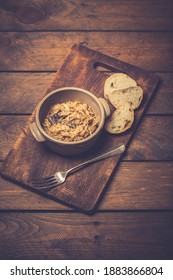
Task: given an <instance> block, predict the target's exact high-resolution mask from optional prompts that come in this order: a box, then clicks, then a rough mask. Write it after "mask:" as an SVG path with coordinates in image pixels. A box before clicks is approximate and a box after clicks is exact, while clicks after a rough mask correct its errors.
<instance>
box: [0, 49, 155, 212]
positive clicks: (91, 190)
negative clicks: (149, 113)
mask: <svg viewBox="0 0 173 280" xmlns="http://www.w3.org/2000/svg"><path fill="white" fill-rule="evenodd" d="M99 67H100V68H101V67H104V68H106V69H109V70H111V71H112V72H124V73H126V74H128V75H129V76H131V77H132V78H134V79H135V80H136V82H137V84H138V85H139V86H141V87H142V88H143V90H144V99H143V102H142V105H141V106H140V108H138V109H137V110H136V111H135V122H134V124H133V126H132V128H131V129H130V130H128V131H127V132H125V133H123V134H121V135H111V134H108V133H107V132H105V131H103V133H102V135H101V137H100V138H99V141H98V143H97V144H96V145H95V146H94V147H93V149H92V150H91V151H89V152H87V153H85V154H83V155H80V156H75V157H63V156H60V155H58V154H55V153H53V152H52V151H51V150H49V149H48V148H47V147H46V146H45V145H44V143H38V142H36V140H35V139H34V138H33V136H32V134H31V132H30V129H29V124H30V123H31V122H32V121H33V120H34V118H35V112H33V114H32V116H31V117H30V118H29V120H28V123H27V125H26V127H24V128H23V130H22V132H21V134H20V135H19V137H18V139H17V141H16V143H15V144H14V146H13V148H12V150H11V151H10V153H9V154H8V156H7V158H6V160H5V162H4V164H3V166H2V169H1V174H2V175H3V176H5V177H6V178H8V179H10V180H12V181H13V182H17V183H18V184H21V185H22V186H25V187H28V188H29V189H30V190H33V191H36V190H35V189H34V187H32V185H31V184H30V180H31V179H33V178H36V177H42V176H49V175H51V174H52V173H54V172H56V171H64V170H67V169H69V168H71V167H72V166H74V165H76V164H79V163H81V162H82V161H85V160H87V159H89V158H90V157H94V156H97V155H98V154H99V153H102V152H104V151H106V150H107V149H112V148H113V147H115V146H116V145H117V144H119V143H124V144H125V145H126V146H127V145H128V143H129V141H130V139H131V137H132V135H133V133H134V131H135V129H136V128H137V126H138V124H139V121H140V118H141V116H142V114H143V113H144V110H145V109H146V106H147V104H148V103H149V101H150V99H151V97H152V94H153V92H154V89H155V87H156V85H157V83H158V80H159V79H158V77H157V76H155V75H154V74H152V73H150V72H147V71H145V70H143V69H140V68H137V67H135V66H133V65H130V64H128V63H125V62H122V61H120V60H117V59H115V58H112V57H109V56H107V55H104V54H102V53H99V52H96V51H94V50H91V49H89V48H86V47H84V46H81V45H74V46H73V47H72V49H71V50H70V52H69V53H68V55H67V56H66V58H65V60H64V63H63V64H62V66H61V67H60V68H59V70H58V71H57V73H56V75H55V77H54V79H53V81H52V83H51V84H50V86H49V88H48V90H47V92H46V93H49V92H50V91H52V90H54V89H56V88H59V87H66V86H70V87H73V86H74V87H80V88H84V89H86V90H89V91H91V92H92V93H93V94H95V95H96V96H97V97H103V88H104V83H105V80H106V78H108V74H105V73H103V72H101V71H98V69H99ZM146 137H147V135H146ZM119 160H120V156H115V157H112V158H109V159H106V160H103V161H100V162H97V163H95V164H93V165H90V166H88V167H86V168H84V169H82V170H80V171H78V172H76V173H74V174H73V175H70V176H69V177H68V178H67V180H66V182H65V183H63V184H62V185H60V186H58V187H56V188H54V189H52V190H50V191H48V192H45V191H36V192H38V193H40V194H42V195H44V196H47V197H49V198H51V199H54V200H57V201H59V202H62V203H65V204H66V205H69V206H71V207H75V208H78V209H81V210H83V211H93V210H94V209H95V208H96V207H97V205H98V203H99V201H100V199H101V197H102V195H103V194H104V192H105V190H106V188H107V186H108V181H109V179H110V177H111V175H112V173H113V172H114V171H115V168H116V167H117V164H118V162H119Z"/></svg>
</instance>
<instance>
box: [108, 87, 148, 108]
mask: <svg viewBox="0 0 173 280" xmlns="http://www.w3.org/2000/svg"><path fill="white" fill-rule="evenodd" d="M108 99H109V101H110V102H111V103H112V105H113V106H114V107H115V108H118V107H119V106H120V105H123V104H124V102H129V103H130V105H131V106H132V108H133V109H136V108H138V107H139V105H140V104H141V101H142V99H143V90H142V88H141V87H139V86H135V87H129V88H125V89H119V90H115V91H113V92H110V93H109V94H108Z"/></svg>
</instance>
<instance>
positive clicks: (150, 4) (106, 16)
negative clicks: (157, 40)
mask: <svg viewBox="0 0 173 280" xmlns="http://www.w3.org/2000/svg"><path fill="white" fill-rule="evenodd" d="M172 7H173V6H172V1H170V0H160V1H158V0H157V1H156V0H155V1H150V0H143V1H136V0H132V1H127V0H123V1H111V0H108V1H106V0H105V1H99V0H95V1H87V2H86V1H82V0H73V1H67V0H64V1H55V0H49V1H48V0H25V2H23V1H22V0H2V1H1V5H0V8H1V9H0V17H1V23H0V29H1V30H9V29H10V30H26V29H27V30H36V29H37V30H38V29H39V30H50V29H51V30H57V29H58V30H75V29H78V30H84V29H85V30H91V29H94V30H126V29H128V30H172V29H173V21H172Z"/></svg>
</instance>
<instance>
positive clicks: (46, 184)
mask: <svg viewBox="0 0 173 280" xmlns="http://www.w3.org/2000/svg"><path fill="white" fill-rule="evenodd" d="M124 151H125V145H124V144H120V145H118V146H117V147H116V148H115V149H113V150H111V151H108V152H106V153H104V154H101V155H100V156H97V157H95V158H92V159H90V160H87V161H85V162H83V163H81V164H79V165H76V166H74V167H72V168H70V169H69V170H67V171H62V172H61V171H58V172H56V173H54V174H52V175H51V176H48V177H42V178H38V179H34V180H32V181H31V183H32V185H33V186H34V187H35V188H37V189H39V190H41V189H45V190H49V189H51V188H54V187H57V186H58V185H60V184H62V183H64V182H65V180H66V178H67V176H68V175H69V174H71V173H74V172H75V171H78V170H79V169H82V168H83V167H85V166H88V165H89V164H91V163H94V162H96V161H100V160H103V159H106V158H109V157H112V156H115V155H119V154H122V153H123V152H124Z"/></svg>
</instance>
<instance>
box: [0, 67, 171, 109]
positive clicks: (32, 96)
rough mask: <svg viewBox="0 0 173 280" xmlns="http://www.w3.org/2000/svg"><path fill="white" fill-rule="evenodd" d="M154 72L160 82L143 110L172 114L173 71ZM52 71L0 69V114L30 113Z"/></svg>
mask: <svg viewBox="0 0 173 280" xmlns="http://www.w3.org/2000/svg"><path fill="white" fill-rule="evenodd" d="M156 74H157V76H159V78H160V83H159V87H158V88H157V91H156V92H155V94H154V98H153V99H152V101H151V103H150V105H149V107H148V109H147V111H146V114H173V73H156ZM54 75H55V73H23V72H20V73H9V72H8V73H0V80H1V87H0V90H1V91H0V92H1V103H0V112H1V114H3V113H4V114H26V113H27V114H31V113H32V112H33V110H34V108H35V106H36V105H37V104H38V102H39V101H40V100H41V99H42V97H43V96H44V95H45V92H46V89H47V87H48V85H49V84H50V82H51V80H52V79H53V77H54ZM9 100H10V102H9ZM7 104H8V106H7Z"/></svg>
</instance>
